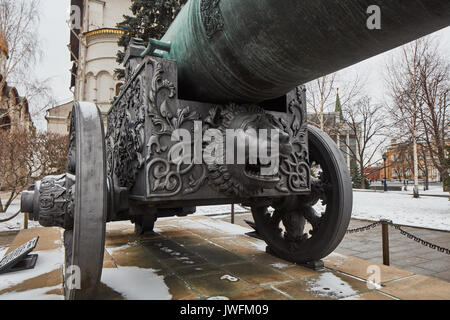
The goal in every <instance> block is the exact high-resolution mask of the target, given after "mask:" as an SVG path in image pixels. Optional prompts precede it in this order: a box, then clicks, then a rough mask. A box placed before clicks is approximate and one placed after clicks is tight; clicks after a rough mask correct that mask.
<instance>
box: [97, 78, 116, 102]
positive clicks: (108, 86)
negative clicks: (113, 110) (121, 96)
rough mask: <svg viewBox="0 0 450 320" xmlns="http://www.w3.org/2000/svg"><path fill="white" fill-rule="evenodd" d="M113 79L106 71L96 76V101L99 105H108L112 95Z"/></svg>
mask: <svg viewBox="0 0 450 320" xmlns="http://www.w3.org/2000/svg"><path fill="white" fill-rule="evenodd" d="M113 81H114V80H113V77H112V76H111V75H110V74H109V73H108V72H106V71H102V72H100V73H99V74H98V75H97V101H98V102H100V103H109V102H110V101H111V100H112V98H113V94H114V82H113Z"/></svg>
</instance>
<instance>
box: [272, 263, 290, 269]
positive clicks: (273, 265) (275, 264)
mask: <svg viewBox="0 0 450 320" xmlns="http://www.w3.org/2000/svg"><path fill="white" fill-rule="evenodd" d="M271 266H272V267H274V268H277V269H285V268H287V267H289V265H288V264H286V263H274V264H271Z"/></svg>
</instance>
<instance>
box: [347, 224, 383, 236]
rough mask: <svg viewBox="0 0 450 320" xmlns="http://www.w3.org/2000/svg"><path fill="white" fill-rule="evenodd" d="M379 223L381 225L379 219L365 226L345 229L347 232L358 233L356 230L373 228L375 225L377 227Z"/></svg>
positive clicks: (361, 230)
mask: <svg viewBox="0 0 450 320" xmlns="http://www.w3.org/2000/svg"><path fill="white" fill-rule="evenodd" d="M379 225H381V221H378V222H375V223H372V224H369V225H368V226H365V227H361V228H356V229H350V230H347V233H348V234H351V233H358V232H364V231H369V230H371V229H374V228H375V227H377V226H379Z"/></svg>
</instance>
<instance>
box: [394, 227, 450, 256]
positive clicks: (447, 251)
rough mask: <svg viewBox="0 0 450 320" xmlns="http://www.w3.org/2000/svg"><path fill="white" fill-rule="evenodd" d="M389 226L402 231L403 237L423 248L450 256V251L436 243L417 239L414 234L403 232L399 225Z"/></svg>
mask: <svg viewBox="0 0 450 320" xmlns="http://www.w3.org/2000/svg"><path fill="white" fill-rule="evenodd" d="M389 225H391V226H392V227H394V229H396V230H398V231H400V233H401V234H402V235H404V236H406V237H408V239H411V240H414V241H415V242H417V243H420V244H421V245H423V246H425V247H428V248H430V249H434V250H437V251H439V252H441V253H445V254H450V249H447V248H443V247H440V246H438V245H436V244H434V243H431V242H428V241H426V240H423V239H421V238H419V237H417V236H415V235H413V234H411V233H409V232H407V231H405V230H403V229H402V228H401V226H399V225H397V224H394V223H392V222H390V223H389Z"/></svg>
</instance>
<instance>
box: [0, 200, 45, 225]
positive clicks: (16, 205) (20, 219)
mask: <svg viewBox="0 0 450 320" xmlns="http://www.w3.org/2000/svg"><path fill="white" fill-rule="evenodd" d="M19 209H20V200H14V201H13V202H12V204H11V205H10V206H9V208H8V210H7V211H6V213H2V214H1V215H0V220H1V219H6V218H8V217H11V216H13V215H14V214H15V213H17V211H18V210H19ZM39 226H40V225H39V223H37V222H35V221H31V220H29V221H28V228H30V229H31V228H36V227H39ZM22 229H23V213H21V214H19V215H18V216H17V217H15V218H14V219H12V220H9V221H8V222H3V223H0V232H2V231H18V230H22Z"/></svg>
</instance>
